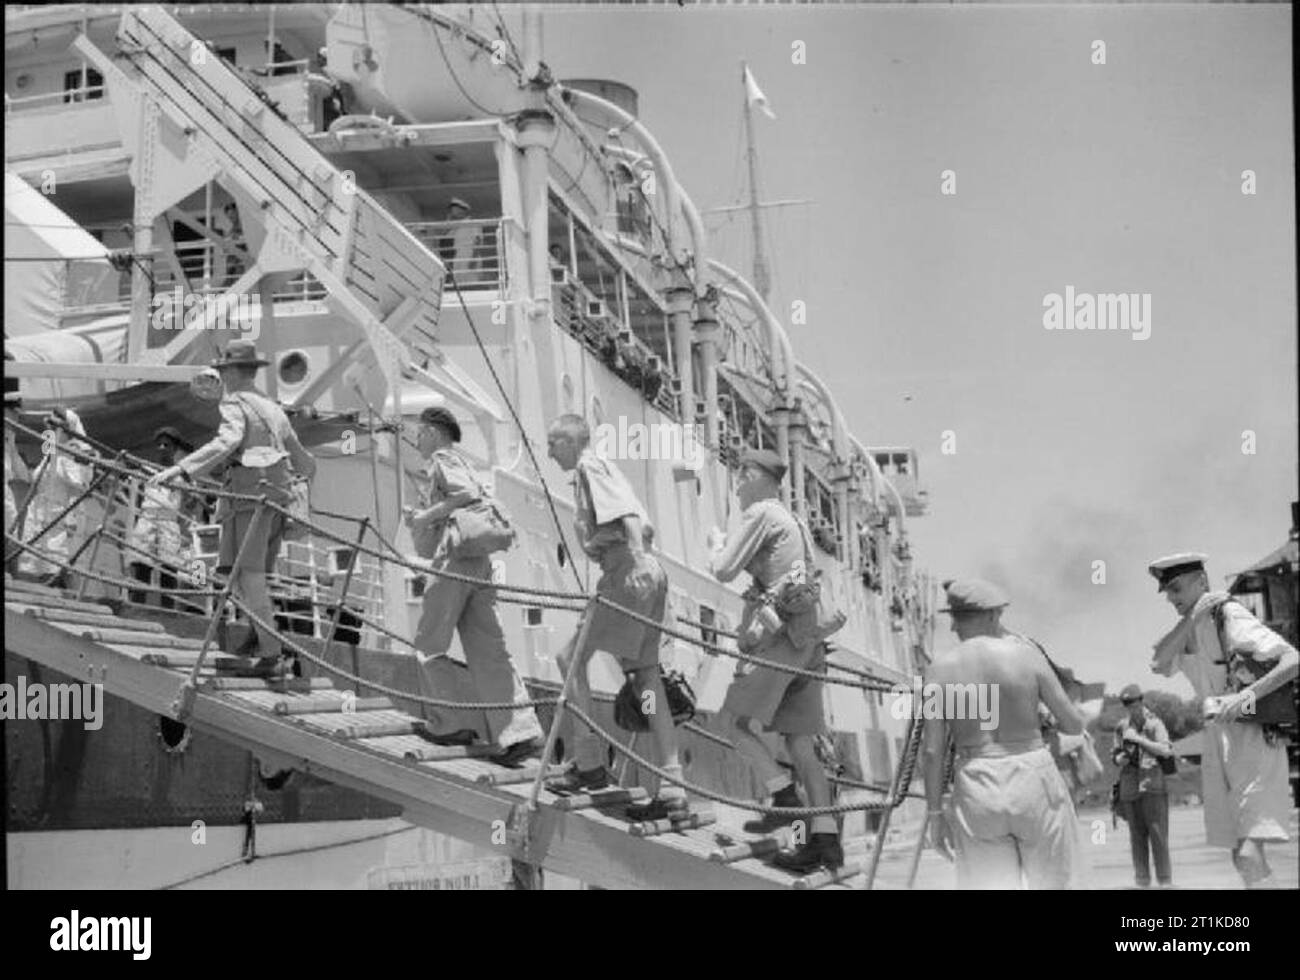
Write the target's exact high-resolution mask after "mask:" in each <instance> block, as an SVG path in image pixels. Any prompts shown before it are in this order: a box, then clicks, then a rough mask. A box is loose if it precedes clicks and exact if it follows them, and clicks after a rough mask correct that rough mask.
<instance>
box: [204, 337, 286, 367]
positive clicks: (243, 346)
mask: <svg viewBox="0 0 1300 980" xmlns="http://www.w3.org/2000/svg"><path fill="white" fill-rule="evenodd" d="M270 363H271V362H270V361H268V360H267V359H266V358H265V357H263V356H262V355H261V354H259V353H258V352H257V346H256V345H255V344H254V343H253V342H252V341H251V340H232V341H231V342H230V343H228V344H226V349H225V350H223V351H222V352H221V356H220V357H218V358H217V359H216V360H215V361H213V362H212V363H211V364H209V365H208V366H209V367H214V368H223V367H236V366H242V367H265V366H266V365H268V364H270Z"/></svg>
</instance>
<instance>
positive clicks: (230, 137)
mask: <svg viewBox="0 0 1300 980" xmlns="http://www.w3.org/2000/svg"><path fill="white" fill-rule="evenodd" d="M123 11H124V12H123V15H122V21H121V24H120V26H119V29H118V37H117V41H118V48H119V52H120V56H119V58H118V59H110V58H109V57H108V56H107V55H105V54H104V53H103V52H102V51H100V50H99V49H98V48H97V47H95V46H94V45H93V44H92V43H91V42H90V41H89V40H88V39H87V38H86V37H84V36H82V37H79V38H78V39H77V40H76V41H75V42H74V46H75V47H76V48H77V49H78V50H79V51H80V52H81V53H82V54H83V55H84V56H85V57H86V58H87V60H89V61H90V62H92V63H93V64H95V66H96V68H97V70H99V71H100V72H101V74H103V76H104V78H105V84H106V86H107V87H108V90H109V96H110V99H111V100H112V102H113V105H114V108H115V109H116V111H117V114H118V120H119V128H120V129H121V131H122V137H123V144H124V145H125V146H127V147H128V148H134V151H135V152H134V157H133V160H132V164H131V177H132V181H133V183H134V185H135V189H136V215H135V217H136V221H135V224H136V227H137V229H140V228H152V227H153V225H154V222H155V221H156V220H157V219H158V217H159V216H160V215H162V214H164V212H165V211H166V210H167V209H168V208H169V207H172V206H174V205H175V204H177V203H178V202H179V201H181V200H182V199H183V198H185V197H187V196H188V195H190V194H192V193H194V192H195V191H196V190H199V189H201V188H203V187H204V186H205V185H207V184H208V183H209V182H210V181H215V182H216V183H218V184H219V185H220V186H222V187H223V188H224V189H225V190H226V191H227V192H228V193H230V194H231V195H232V196H233V197H234V198H235V199H236V201H237V202H238V204H239V213H240V216H241V223H242V225H243V230H244V236H245V239H246V243H247V246H248V248H249V251H250V253H251V255H252V257H253V262H252V265H251V266H250V267H249V268H248V270H247V271H246V272H245V273H244V274H243V275H242V276H240V277H239V279H238V280H237V281H236V282H235V283H234V284H233V285H232V286H231V287H230V289H229V291H228V293H234V294H242V293H247V292H249V291H250V290H253V289H254V288H255V287H257V285H258V284H259V282H261V281H262V280H263V279H264V278H265V277H267V276H280V275H286V274H299V273H302V272H307V273H309V274H310V275H311V276H313V277H314V278H315V279H316V280H317V281H318V282H320V284H321V285H322V286H323V287H324V289H325V291H326V294H327V297H328V298H327V303H328V305H329V307H330V309H331V311H332V312H335V313H336V314H338V315H340V316H342V317H344V318H345V319H346V320H347V321H348V322H350V323H352V324H353V325H355V326H356V327H357V328H358V330H359V331H360V334H361V337H360V338H359V339H358V341H357V342H356V344H354V345H353V348H352V349H351V350H349V351H348V352H347V354H346V355H345V356H344V357H343V358H342V359H341V361H342V362H343V364H341V365H340V366H339V367H338V368H337V370H336V371H333V372H332V373H331V378H332V379H337V380H340V381H341V382H342V383H343V384H345V385H346V386H348V387H354V386H359V387H362V388H363V389H365V390H366V392H367V395H368V396H369V400H371V401H372V403H375V404H383V397H382V395H383V394H384V388H386V389H387V391H394V390H397V389H398V388H399V387H400V385H401V380H402V375H403V373H404V372H406V371H408V370H409V369H410V367H411V360H412V356H411V350H410V345H409V343H408V342H406V341H404V340H403V338H404V337H407V336H409V335H410V334H412V333H416V334H419V335H422V336H424V337H425V338H426V340H427V339H428V338H431V337H433V336H434V334H435V332H436V330H437V325H438V316H439V310H440V306H441V302H442V282H443V275H444V269H443V265H442V263H441V261H439V259H438V257H437V256H436V255H434V254H433V253H432V252H431V251H430V250H429V249H428V248H426V247H425V246H424V245H423V244H422V243H421V242H420V241H419V239H417V238H416V237H415V236H414V235H413V234H411V232H410V231H408V230H407V229H406V228H405V227H403V226H402V224H401V223H400V222H399V221H398V220H397V219H396V218H395V217H394V216H393V215H391V214H389V213H388V212H387V211H386V210H385V209H384V208H383V207H382V206H380V205H379V204H378V203H377V202H376V201H375V200H374V199H373V198H372V197H371V196H370V195H369V194H367V193H366V192H365V191H364V190H362V189H361V188H359V187H357V186H356V182H355V178H354V176H353V175H352V174H351V173H349V172H346V171H341V170H339V169H338V168H337V167H335V166H334V165H333V164H331V163H330V162H329V161H328V160H326V159H325V158H324V157H323V156H322V155H321V154H320V153H319V151H317V150H316V149H315V148H314V147H313V146H312V145H311V143H310V142H309V141H308V139H307V138H306V136H304V135H303V133H302V132H301V131H300V130H299V129H298V128H297V127H296V126H294V125H293V124H292V123H291V122H289V121H288V120H287V119H286V118H284V117H282V116H281V115H280V114H279V112H278V110H277V109H276V108H275V107H274V106H272V105H270V104H269V103H268V101H267V100H266V99H265V96H264V95H263V94H262V93H261V92H260V91H259V90H257V89H256V88H254V87H253V86H252V85H250V84H249V83H248V82H247V81H245V80H244V79H243V78H242V77H241V76H240V75H239V74H238V73H237V72H236V71H234V70H233V69H232V68H231V67H230V66H229V65H227V64H226V63H225V62H224V61H222V60H221V59H220V58H219V57H217V55H216V54H215V52H214V51H212V50H210V49H209V48H208V47H207V45H206V44H204V42H202V41H200V40H199V39H197V38H195V37H194V36H193V35H192V34H190V33H189V32H188V31H187V30H185V28H184V27H182V26H181V25H180V24H179V23H177V21H176V20H174V19H173V18H172V17H171V16H169V15H168V14H167V13H166V12H165V11H164V10H163V9H162V8H161V7H157V6H139V7H136V6H127V7H125V8H123ZM118 61H121V62H122V63H123V66H122V67H119V64H118ZM139 246H140V241H139V239H138V238H137V249H138V248H139ZM134 305H135V307H136V312H135V316H136V318H137V319H133V322H132V344H131V356H132V357H133V358H137V357H138V358H140V359H142V360H144V361H146V362H150V363H159V364H170V363H194V362H197V361H198V360H200V359H201V358H202V356H203V355H204V352H202V351H196V350H194V349H193V347H192V345H193V344H194V340H195V339H196V338H197V337H201V336H204V335H210V333H211V331H210V330H208V329H199V330H184V331H180V335H179V336H178V337H176V338H175V339H173V340H171V341H170V342H168V343H166V344H165V345H163V346H161V347H154V348H146V347H145V344H144V340H145V336H144V330H145V326H146V325H145V324H144V323H143V322H142V321H141V320H140V319H139V318H140V317H142V316H143V315H144V313H143V311H142V310H141V309H140V307H141V306H142V303H141V302H140V298H139V297H137V298H136V302H135V304H134ZM143 305H147V304H143ZM212 320H213V316H212V312H211V310H209V311H206V312H205V318H204V323H203V324H202V326H203V327H205V328H207V327H210V326H211V321H212ZM340 376H341V377H340ZM313 389H314V390H315V391H319V385H313Z"/></svg>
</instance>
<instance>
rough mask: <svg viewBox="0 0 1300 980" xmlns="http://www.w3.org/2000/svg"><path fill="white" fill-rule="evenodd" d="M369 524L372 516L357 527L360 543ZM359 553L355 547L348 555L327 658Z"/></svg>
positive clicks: (326, 640)
mask: <svg viewBox="0 0 1300 980" xmlns="http://www.w3.org/2000/svg"><path fill="white" fill-rule="evenodd" d="M369 526H370V518H369V517H367V518H365V519H364V520H362V522H361V527H360V528H358V529H357V544H358V545H359V544H361V541H362V539H363V538H365V536H366V528H368V527H369ZM359 554H360V553H359V552H358V551H357V549H356V548H353V549H352V551H351V552H350V553H349V556H348V570H347V572H346V573H344V575H343V588H342V589H340V590H339V598H338V602H337V603H336V604H335V606H334V615H333V616H332V617H330V631H329V634H328V635H327V636H326V637H325V649H324V650H323V651H322V652H321V656H322V657H323V658H325V659H326V660H328V659H329V655H330V650H331V648H332V647H333V646H334V634H335V633H337V632H338V628H339V620H340V619H342V618H343V605H344V603H346V602H347V598H348V590H349V589H350V588H352V573H353V572H354V571H355V570H356V567H357V558H358V556H359ZM313 601H314V600H313Z"/></svg>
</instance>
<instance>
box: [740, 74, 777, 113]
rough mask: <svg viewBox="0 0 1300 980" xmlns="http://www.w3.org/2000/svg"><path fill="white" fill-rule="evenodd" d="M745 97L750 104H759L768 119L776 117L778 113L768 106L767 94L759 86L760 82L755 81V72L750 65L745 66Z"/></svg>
mask: <svg viewBox="0 0 1300 980" xmlns="http://www.w3.org/2000/svg"><path fill="white" fill-rule="evenodd" d="M745 98H746V99H747V100H748V102H749V104H750V105H752V106H755V105H756V106H758V107H759V109H761V110H762V111H763V115H765V116H767V118H768V119H775V118H776V113H775V112H773V111H772V110H771V109H770V108H769V107H768V104H767V96H766V95H764V94H763V90H762V89H761V88H759V87H758V82H756V81H754V74H753V72H751V71H750V70H749V65H746V66H745Z"/></svg>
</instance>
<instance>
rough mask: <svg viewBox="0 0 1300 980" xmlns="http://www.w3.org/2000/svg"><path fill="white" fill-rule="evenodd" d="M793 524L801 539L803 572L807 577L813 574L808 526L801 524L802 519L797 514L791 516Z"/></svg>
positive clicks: (810, 536)
mask: <svg viewBox="0 0 1300 980" xmlns="http://www.w3.org/2000/svg"><path fill="white" fill-rule="evenodd" d="M790 516H791V517H792V518H794V522H795V524H797V525H798V526H799V536H800V537H801V538H803V559H804V567H805V571H807V573H808V574H809V575H811V574H812V572H813V553H812V534H811V533H810V532H809V530H808V525H807V524H805V523H804V522H803V518H802V517H800V516H799V515H798V514H791V515H790Z"/></svg>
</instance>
